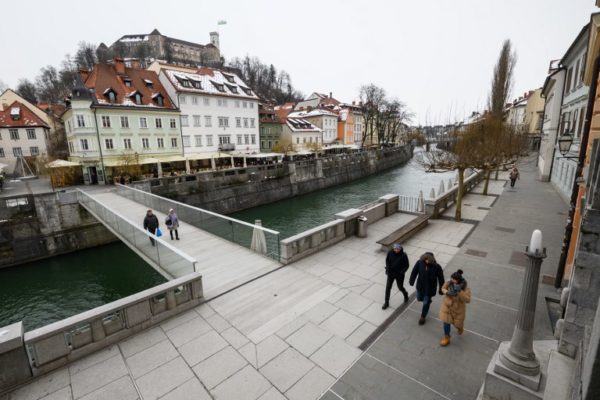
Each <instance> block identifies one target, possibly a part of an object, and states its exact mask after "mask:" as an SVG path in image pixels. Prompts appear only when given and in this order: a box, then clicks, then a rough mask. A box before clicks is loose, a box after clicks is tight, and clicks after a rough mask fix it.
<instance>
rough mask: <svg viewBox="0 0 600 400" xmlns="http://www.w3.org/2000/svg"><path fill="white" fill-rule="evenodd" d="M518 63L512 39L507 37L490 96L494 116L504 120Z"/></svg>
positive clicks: (491, 112)
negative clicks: (505, 108)
mask: <svg viewBox="0 0 600 400" xmlns="http://www.w3.org/2000/svg"><path fill="white" fill-rule="evenodd" d="M516 63H517V54H516V53H515V52H514V51H513V50H512V44H511V42H510V39H506V40H505V41H504V43H502V49H501V50H500V56H499V57H498V61H497V62H496V66H495V67H494V75H493V77H492V89H491V91H490V95H489V98H488V110H489V112H490V114H491V116H492V117H493V118H497V119H500V120H502V119H503V117H504V107H505V106H506V103H507V102H508V99H509V96H510V92H511V90H512V86H513V72H514V69H515V64H516Z"/></svg>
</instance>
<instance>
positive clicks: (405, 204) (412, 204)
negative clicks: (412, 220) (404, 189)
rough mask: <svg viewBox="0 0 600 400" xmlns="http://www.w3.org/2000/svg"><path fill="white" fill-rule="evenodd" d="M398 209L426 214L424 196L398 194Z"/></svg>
mask: <svg viewBox="0 0 600 400" xmlns="http://www.w3.org/2000/svg"><path fill="white" fill-rule="evenodd" d="M398 210H400V211H404V212H409V213H416V214H424V213H425V206H424V203H423V198H422V197H416V196H402V195H400V196H398Z"/></svg>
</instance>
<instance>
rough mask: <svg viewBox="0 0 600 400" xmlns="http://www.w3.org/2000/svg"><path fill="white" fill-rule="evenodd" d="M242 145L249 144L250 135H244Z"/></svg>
mask: <svg viewBox="0 0 600 400" xmlns="http://www.w3.org/2000/svg"><path fill="white" fill-rule="evenodd" d="M244 144H250V135H244Z"/></svg>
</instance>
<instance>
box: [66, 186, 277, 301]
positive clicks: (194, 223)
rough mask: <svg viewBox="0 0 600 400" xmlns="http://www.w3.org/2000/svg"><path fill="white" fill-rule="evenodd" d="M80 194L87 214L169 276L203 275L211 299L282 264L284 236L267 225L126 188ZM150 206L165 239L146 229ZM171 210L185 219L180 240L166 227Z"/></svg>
mask: <svg viewBox="0 0 600 400" xmlns="http://www.w3.org/2000/svg"><path fill="white" fill-rule="evenodd" d="M77 196H78V201H79V203H80V204H81V205H82V206H83V207H84V208H85V209H86V210H87V211H89V212H90V213H91V214H92V215H93V216H94V217H95V218H96V219H98V221H100V222H101V223H102V224H104V225H105V226H106V227H107V228H108V229H109V230H110V231H112V232H113V233H114V234H115V235H116V236H117V237H118V238H119V239H120V240H121V241H123V243H125V244H126V245H127V246H128V247H129V248H131V249H132V250H133V251H135V252H136V253H137V254H138V255H139V256H140V257H142V258H143V259H144V260H145V261H146V262H147V263H148V264H150V265H151V266H152V267H153V268H154V269H156V270H157V271H158V272H159V273H160V274H162V275H163V276H164V277H165V278H167V279H169V280H171V279H175V278H180V277H183V276H185V275H187V274H190V273H192V272H200V273H201V274H202V281H203V284H204V296H205V298H207V299H210V298H213V297H215V296H218V295H220V294H222V293H225V292H227V291H229V290H231V289H233V288H235V287H238V286H239V285H242V284H244V283H246V282H248V281H251V280H253V279H256V278H258V277H260V276H262V275H264V274H266V273H269V272H271V271H273V270H274V269H277V268H279V267H280V266H281V264H280V262H279V232H276V231H273V230H270V229H267V228H264V227H262V226H259V225H253V224H249V223H247V222H244V221H239V220H235V219H233V218H229V217H226V216H223V215H220V214H217V213H213V212H210V211H207V210H203V209H200V208H198V207H193V206H190V205H187V204H184V203H180V202H177V201H174V200H171V199H167V198H164V197H161V196H157V195H154V194H151V193H148V192H144V191H142V190H138V189H134V188H131V187H129V186H123V185H116V187H115V188H113V189H110V190H108V191H106V190H105V191H84V190H81V189H78V191H77ZM149 208H151V209H152V210H153V212H154V214H155V215H156V216H157V217H158V220H159V222H160V228H161V230H162V231H163V236H162V237H160V238H156V237H154V235H152V234H150V233H149V232H147V231H145V230H144V229H143V223H142V221H143V219H144V216H145V215H146V211H147V209H149ZM171 208H172V209H174V210H175V212H176V213H177V215H178V218H179V221H180V226H179V238H180V240H171V239H170V237H169V233H168V230H167V229H166V226H165V224H164V221H165V218H166V214H167V213H168V210H169V209H171ZM150 238H153V239H154V240H155V241H156V246H152V244H151V242H150Z"/></svg>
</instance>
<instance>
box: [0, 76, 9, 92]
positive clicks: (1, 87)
mask: <svg viewBox="0 0 600 400" xmlns="http://www.w3.org/2000/svg"><path fill="white" fill-rule="evenodd" d="M6 89H8V85H7V84H6V83H4V82H3V81H2V79H0V93H2V92H4V91H5V90H6Z"/></svg>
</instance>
